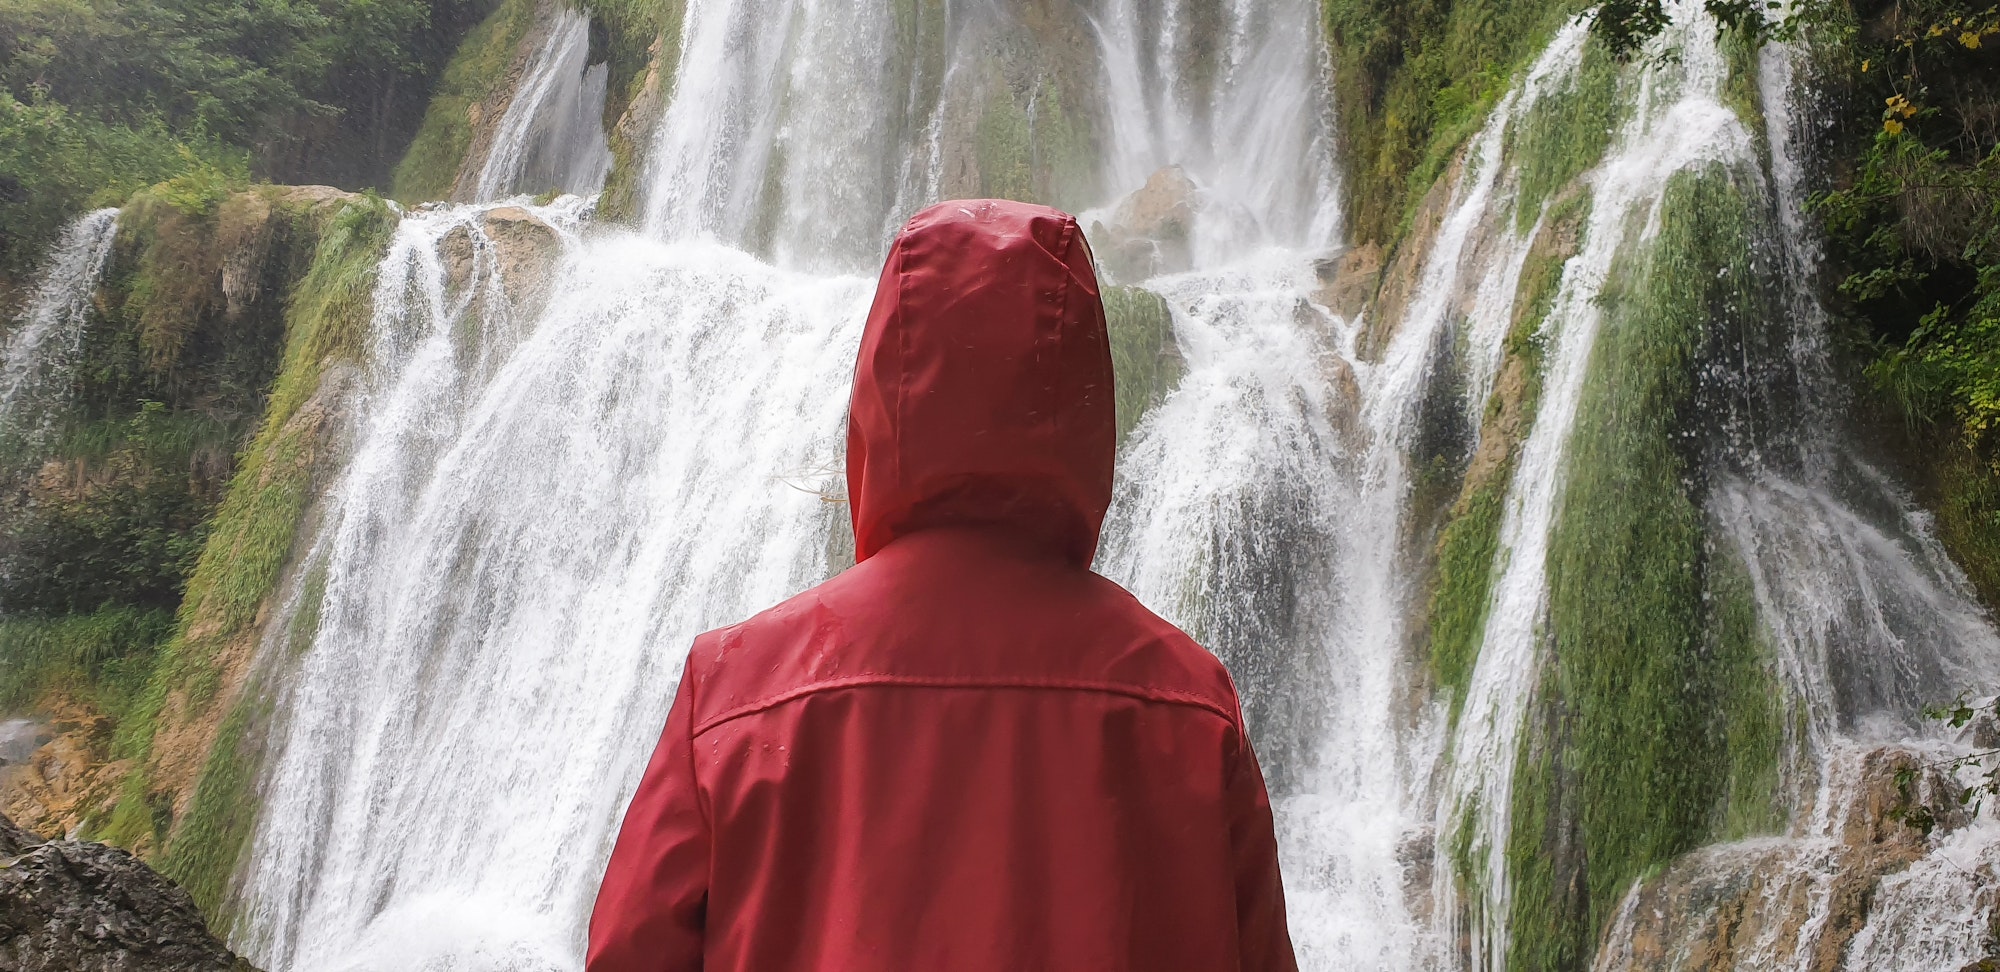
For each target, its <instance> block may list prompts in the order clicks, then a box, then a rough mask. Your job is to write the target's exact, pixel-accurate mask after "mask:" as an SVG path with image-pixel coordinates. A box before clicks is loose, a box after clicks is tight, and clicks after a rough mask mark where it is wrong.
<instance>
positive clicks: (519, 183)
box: [472, 9, 611, 202]
mask: <svg viewBox="0 0 2000 972" xmlns="http://www.w3.org/2000/svg"><path fill="white" fill-rule="evenodd" d="M589 59H590V16H589V15H588V14H585V13H583V12H581V11H577V10H569V9H564V10H562V11H561V12H559V13H558V14H557V15H556V17H555V22H554V23H553V24H552V25H550V27H549V31H548V36H547V37H546V38H545V39H544V40H543V41H542V44H541V46H540V47H539V48H537V49H536V50H535V53H534V56H533V57H530V58H529V59H528V62H527V63H526V64H525V65H523V67H522V69H521V80H520V81H519V82H518V83H517V84H516V85H515V88H514V97H513V98H512V99H510V100H509V101H508V102H507V110H506V112H505V113H503V114H502V115H501V116H500V122H499V124H498V125H497V126H496V127H495V129H494V133H493V144H492V145H491V146H490V147H489V148H488V149H487V152H486V161H485V163H484V164H483V165H481V166H480V167H479V178H478V182H477V183H476V184H475V185H474V187H473V196H472V198H473V199H475V200H477V201H480V202H488V201H492V200H495V199H502V198H505V197H507V196H511V195H514V194H516V193H528V194H530V195H533V194H536V193H543V192H563V193H573V194H584V195H588V194H590V193H594V192H596V191H597V190H599V189H602V188H604V177H605V176H606V175H608V174H610V172H611V146H610V145H609V144H608V142H607V141H606V139H605V135H604V123H603V120H602V119H601V117H600V116H601V115H602V114H603V113H604V95H605V86H606V85H607V84H609V83H610V78H611V65H609V64H606V63H598V64H590V63H589Z"/></svg>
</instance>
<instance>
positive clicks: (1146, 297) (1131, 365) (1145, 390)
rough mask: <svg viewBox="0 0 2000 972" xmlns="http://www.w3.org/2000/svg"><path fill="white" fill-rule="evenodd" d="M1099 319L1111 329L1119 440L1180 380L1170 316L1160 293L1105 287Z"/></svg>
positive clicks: (1112, 365) (1112, 368)
mask: <svg viewBox="0 0 2000 972" xmlns="http://www.w3.org/2000/svg"><path fill="white" fill-rule="evenodd" d="M1103 297H1104V320H1105V324H1106V325H1107V326H1108V328H1109V329H1110V332H1111V374H1112V376H1113V379H1114V380H1115V381H1116V383H1117V392H1116V396H1115V397H1116V400H1117V410H1118V442H1119V444H1120V445H1123V444H1124V442H1125V437H1126V436H1128V435H1130V434H1131V433H1132V430H1133V429H1134V428H1137V427H1138V425H1139V420H1140V419H1141V418H1144V417H1145V415H1146V412H1147V411H1148V410H1150V409H1151V408H1152V407H1153V406H1154V405H1157V404H1159V403H1160V401H1161V400H1162V399H1164V398H1166V397H1167V393H1168V392H1171V391H1173V389H1174V386H1175V385H1177V384H1179V383H1180V380H1181V372H1182V370H1183V368H1182V365H1181V357H1180V350H1179V348H1178V346H1176V345H1175V343H1174V320H1173V314H1172V312H1170V311H1169V310H1168V309H1167V302H1166V300H1165V299H1163V298H1161V297H1160V295H1158V294H1155V293H1153V292H1152V291H1149V290H1141V289H1139V288H1137V287H1106V288H1104V291H1103Z"/></svg>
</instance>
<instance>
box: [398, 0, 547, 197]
mask: <svg viewBox="0 0 2000 972" xmlns="http://www.w3.org/2000/svg"><path fill="white" fill-rule="evenodd" d="M534 18H535V6H534V2H533V0H505V2H503V3H502V4H501V5H500V7H499V9H497V10H494V11H493V13H492V14H490V15H488V16H487V18H486V19H485V20H484V21H482V22H481V23H480V25H479V26H477V27H475V28H473V29H472V32H471V33H469V34H467V35H466V38H465V41H464V43H462V44H460V45H459V48H458V53H456V54H454V55H452V58H451V63H449V64H447V65H445V69H444V76H443V77H442V78H441V79H439V81H438V86H437V92H436V94H434V95H432V96H431V104H430V107H429V108H428V109H426V110H425V112H424V121H423V125H422V126H421V127H419V128H418V129H417V137H416V139H415V140H414V141H412V142H411V143H410V148H409V151H407V152H405V153H404V154H403V161H402V162H400V163H398V164H397V165H396V175H395V179H394V182H393V185H394V190H393V195H394V196H395V197H396V198H397V199H399V200H401V201H403V202H405V203H420V202H426V201H429V200H433V199H448V198H450V196H451V190H452V186H453V185H454V184H455V183H456V182H457V181H458V170H459V168H460V167H461V166H463V165H464V164H465V155H466V152H468V151H469V150H470V149H471V148H472V114H471V112H472V109H473V107H474V106H476V105H478V104H480V103H481V102H483V101H484V100H485V99H486V96H487V95H488V94H491V93H492V91H493V89H494V88H495V87H496V86H498V85H499V84H500V83H501V81H502V79H504V78H505V77H506V76H507V69H508V67H509V66H510V65H512V64H513V63H514V53H515V49H516V48H517V47H518V46H519V45H520V43H521V37H522V36H523V35H524V34H526V33H527V31H528V27H529V25H530V24H532V23H533V22H534Z"/></svg>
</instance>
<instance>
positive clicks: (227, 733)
mask: <svg viewBox="0 0 2000 972" xmlns="http://www.w3.org/2000/svg"><path fill="white" fill-rule="evenodd" d="M245 695H246V698H247V697H249V696H251V695H252V693H245ZM257 708H259V707H258V706H256V705H254V704H251V703H247V702H246V703H245V704H241V705H238V706H236V707H235V708H234V709H232V710H231V711H230V713H229V715H228V716H227V717H225V718H224V719H223V720H222V726H221V728H220V729H218V730H217V731H216V735H215V744H214V745H213V746H212V747H210V749H209V751H208V760H207V762H205V763H204V764H203V765H202V770H201V782H200V783H199V784H197V785H196V787H195V791H194V800H193V802H191V803H190V804H189V805H188V812H187V815H186V816H185V817H183V818H181V820H180V821H178V824H179V826H177V827H175V828H174V830H173V838H172V839H171V840H170V841H169V842H168V843H167V846H166V851H165V853H163V854H161V855H160V859H159V863H160V872H161V873H163V874H165V875H166V876H168V877H170V878H172V879H174V880H175V881H178V882H180V885H181V887H182V888H184V889H186V891H187V893H188V896H189V897H192V898H193V899H194V903H195V905H196V906H197V907H199V908H200V909H201V910H202V913H203V914H204V915H208V916H209V917H210V920H211V921H214V920H215V918H216V916H218V915H221V914H222V913H223V912H222V909H223V906H224V904H225V903H226V901H227V898H228V894H229V884H230V878H231V876H232V875H233V874H234V873H235V870H236V861H237V858H239V857H240V856H242V853H243V847H244V844H245V843H246V842H247V841H248V840H249V839H250V832H251V829H252V828H253V827H254V826H255V825H256V821H257V810H258V803H257V793H256V783H257V765H258V760H257V758H256V753H255V752H254V751H253V750H252V742H251V739H250V734H249V729H250V727H251V726H252V725H254V724H256V723H259V722H262V721H264V720H263V718H262V716H263V713H261V712H258V711H256V709H257Z"/></svg>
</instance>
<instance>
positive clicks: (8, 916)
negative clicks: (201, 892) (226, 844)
mask: <svg viewBox="0 0 2000 972" xmlns="http://www.w3.org/2000/svg"><path fill="white" fill-rule="evenodd" d="M0 855H4V857H0V970H4V972H57V970H61V972H253V970H251V967H250V964H249V963H248V962H245V961H244V960H243V959H241V958H238V957H237V956H236V955H235V954H233V953H231V952H230V951H229V949H228V948H226V947H224V946H223V944H222V943H221V942H220V941H217V940H216V938H215V936H214V935H212V934H210V933H209V931H208V926H207V924H206V923H205V922H203V921H202V917H201V912H199V911H198V910H196V909H195V906H194V901H193V900H192V899H190V898H189V897H188V895H187V892H185V891H183V890H181V889H180V888H179V887H178V886H176V885H175V884H174V883H173V882H171V881H169V880H167V879H166V878H164V877H161V876H160V875H159V874H158V873H156V872H155V871H154V870H153V869H152V868H150V867H147V866H146V864H145V863H144V862H142V861H140V860H139V859H138V858H136V857H134V856H132V855H131V854H130V853H127V852H126V851H124V850H121V849H119V848H116V847H108V846H106V845H104V844H96V843H91V842H88V841H76V840H60V841H48V842H43V841H42V840H41V839H40V838H37V837H36V836H34V835H33V834H30V833H28V832H27V831H25V830H22V829H20V828H18V827H16V826H14V824H13V823H12V822H10V821H7V820H5V819H4V818H0Z"/></svg>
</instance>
